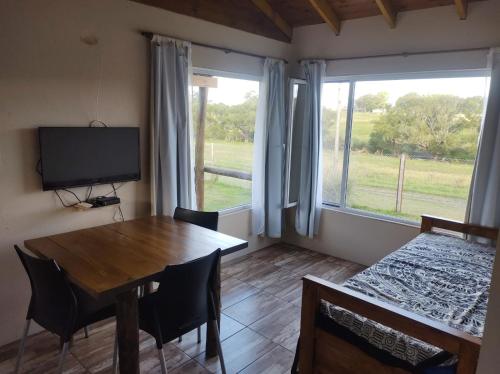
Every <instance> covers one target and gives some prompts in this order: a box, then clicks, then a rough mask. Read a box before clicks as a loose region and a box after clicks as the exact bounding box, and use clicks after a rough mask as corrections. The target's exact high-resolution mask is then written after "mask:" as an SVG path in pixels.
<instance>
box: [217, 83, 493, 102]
mask: <svg viewBox="0 0 500 374" xmlns="http://www.w3.org/2000/svg"><path fill="white" fill-rule="evenodd" d="M217 85H218V87H217V88H210V89H209V91H208V100H209V102H212V103H224V104H227V105H236V104H241V103H242V102H243V101H245V95H246V94H247V93H248V92H254V93H255V94H258V92H259V82H258V81H251V80H246V79H234V78H223V77H217ZM487 87H488V78H484V77H466V78H439V79H407V80H391V81H363V82H358V83H356V90H355V98H358V97H360V96H363V95H366V94H376V93H378V92H383V91H386V92H388V93H389V102H390V103H391V104H394V103H395V102H396V100H397V99H398V98H399V97H401V96H404V95H406V94H408V93H410V92H416V93H418V94H421V95H431V94H451V95H457V96H460V97H470V96H485V94H486V90H487ZM339 88H340V97H341V103H342V104H341V105H342V106H344V107H345V106H347V99H348V93H349V84H348V83H326V84H325V85H324V88H323V105H324V106H327V107H330V108H333V109H335V108H336V107H337V97H338V93H339Z"/></svg>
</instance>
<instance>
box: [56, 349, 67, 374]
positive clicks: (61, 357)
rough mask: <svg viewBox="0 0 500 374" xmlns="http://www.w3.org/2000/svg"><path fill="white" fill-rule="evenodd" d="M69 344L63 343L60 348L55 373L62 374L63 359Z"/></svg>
mask: <svg viewBox="0 0 500 374" xmlns="http://www.w3.org/2000/svg"><path fill="white" fill-rule="evenodd" d="M68 347H69V342H65V343H64V344H63V347H62V351H61V355H60V357H59V365H58V368H57V372H58V373H59V374H62V373H63V368H64V359H65V358H66V353H68Z"/></svg>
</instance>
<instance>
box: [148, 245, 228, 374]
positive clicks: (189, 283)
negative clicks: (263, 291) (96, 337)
mask: <svg viewBox="0 0 500 374" xmlns="http://www.w3.org/2000/svg"><path fill="white" fill-rule="evenodd" d="M220 256H221V251H220V249H218V250H216V251H214V252H213V253H211V254H209V255H207V256H205V257H202V258H199V259H197V260H194V261H191V262H188V263H186V264H182V265H172V266H167V267H166V268H165V270H164V271H163V272H162V274H161V275H160V277H159V283H160V285H159V287H158V290H157V291H156V292H154V293H151V294H148V295H146V296H144V297H143V298H141V299H140V300H139V328H140V329H141V330H143V331H146V332H147V333H148V334H150V335H152V336H153V337H154V338H155V340H156V347H157V348H158V354H159V358H160V362H161V372H162V374H166V373H167V368H166V365H165V357H164V355H163V344H165V343H168V342H169V341H171V340H173V339H176V338H178V337H179V336H181V335H183V334H186V333H188V332H190V331H192V330H194V329H195V328H198V327H200V326H201V325H203V324H204V323H207V324H208V323H213V324H214V326H213V327H214V331H216V338H217V352H218V355H219V360H220V365H221V369H222V373H224V374H225V373H226V367H225V364H224V357H223V354H222V347H221V342H220V336H219V328H220V326H219V324H218V321H217V312H216V305H215V296H214V292H215V291H214V289H213V287H214V284H215V277H217V270H218V263H219V261H220Z"/></svg>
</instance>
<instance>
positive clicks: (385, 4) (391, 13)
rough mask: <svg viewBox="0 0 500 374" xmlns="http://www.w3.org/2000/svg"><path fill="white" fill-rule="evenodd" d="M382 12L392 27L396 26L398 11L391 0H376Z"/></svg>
mask: <svg viewBox="0 0 500 374" xmlns="http://www.w3.org/2000/svg"><path fill="white" fill-rule="evenodd" d="M375 2H376V3H377V6H378V8H379V9H380V12H381V13H382V15H383V16H384V18H385V20H386V21H387V23H388V24H389V26H390V28H391V29H393V28H395V27H396V16H397V12H396V11H395V10H394V6H393V5H392V1H391V0H375Z"/></svg>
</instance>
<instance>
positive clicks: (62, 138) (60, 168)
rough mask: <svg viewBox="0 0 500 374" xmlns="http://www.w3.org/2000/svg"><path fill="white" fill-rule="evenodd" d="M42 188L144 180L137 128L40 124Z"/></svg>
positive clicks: (53, 188)
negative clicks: (50, 125) (44, 125)
mask: <svg viewBox="0 0 500 374" xmlns="http://www.w3.org/2000/svg"><path fill="white" fill-rule="evenodd" d="M38 136H39V141H40V172H41V175H42V184H43V190H44V191H47V190H56V189H63V188H70V187H81V186H90V185H95V184H105V183H115V182H125V181H137V180H139V179H141V169H140V164H141V161H140V149H139V128H138V127H39V129H38Z"/></svg>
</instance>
